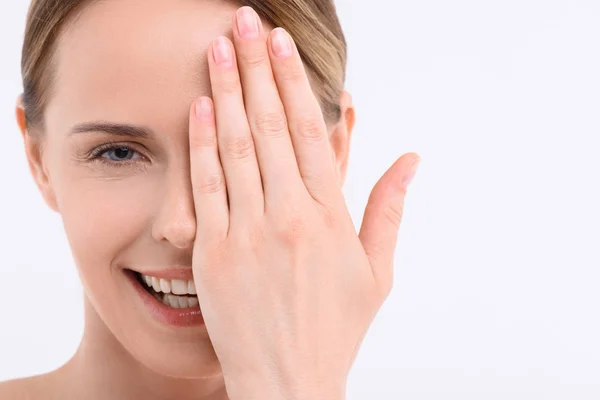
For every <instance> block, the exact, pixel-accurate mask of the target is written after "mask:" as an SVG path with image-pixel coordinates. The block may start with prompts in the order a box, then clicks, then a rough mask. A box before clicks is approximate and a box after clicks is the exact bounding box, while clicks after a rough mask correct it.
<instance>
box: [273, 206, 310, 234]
mask: <svg viewBox="0 0 600 400" xmlns="http://www.w3.org/2000/svg"><path fill="white" fill-rule="evenodd" d="M307 219H308V217H307V214H306V213H303V212H302V211H301V210H300V209H299V207H298V206H297V205H295V204H294V202H291V201H290V202H286V205H285V206H283V207H282V210H281V212H280V213H279V216H278V217H277V218H276V224H277V226H278V229H277V235H278V237H279V239H280V240H281V241H283V242H284V243H289V244H292V243H296V242H298V241H299V240H300V239H302V238H303V237H304V236H305V234H306V231H307V229H308V225H309V224H308V221H307Z"/></svg>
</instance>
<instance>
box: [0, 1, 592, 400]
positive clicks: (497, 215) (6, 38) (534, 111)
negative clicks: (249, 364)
mask: <svg viewBox="0 0 600 400" xmlns="http://www.w3.org/2000/svg"><path fill="white" fill-rule="evenodd" d="M337 4H338V11H339V15H340V18H341V21H342V25H343V27H344V29H345V32H346V35H347V39H348V43H349V65H348V80H347V88H348V89H349V91H350V92H351V93H352V94H353V98H354V102H355V105H356V109H357V118H358V122H357V126H356V129H355V132H354V135H353V141H352V149H351V157H350V167H349V174H348V177H347V183H346V186H345V188H344V191H345V194H346V196H347V200H348V206H349V208H350V210H351V212H352V216H353V218H354V221H355V225H356V226H357V227H359V226H360V222H361V221H362V213H363V210H364V206H365V205H366V202H367V199H368V195H369V192H370V190H371V188H372V187H373V185H374V184H375V182H376V181H377V179H378V178H379V177H380V176H381V174H383V172H384V171H385V170H386V169H387V168H388V167H389V166H390V165H391V164H392V163H393V162H394V161H395V160H396V159H397V157H399V156H400V155H402V154H404V153H406V152H409V151H416V152H417V153H419V154H420V155H421V157H422V163H421V166H420V169H419V171H418V173H417V176H416V178H415V181H414V182H413V185H412V186H411V188H410V191H409V193H408V197H407V199H406V208H405V215H404V220H403V222H402V227H401V229H400V237H399V239H398V247H397V253H396V264H395V268H396V269H395V271H396V272H395V286H394V290H393V292H392V294H391V295H390V297H389V298H388V300H387V302H386V303H385V305H384V307H383V308H382V309H381V311H380V313H379V315H378V317H377V318H376V320H375V322H374V323H373V325H372V327H371V329H370V331H369V334H368V335H367V337H366V338H365V341H364V342H363V346H362V348H361V351H360V353H359V356H358V358H357V360H356V364H355V366H354V368H353V370H352V372H351V374H350V379H349V383H348V399H351V400H358V399H382V400H383V399H411V400H412V399H414V400H417V399H423V400H424V399H427V400H429V399H444V400H450V399H460V400H467V399H473V400H475V399H476V400H481V399H486V400H490V399H524V400H531V399H578V400H584V399H599V398H600V340H599V339H600V322H599V317H600V315H599V308H600V290H599V289H600V256H599V254H598V253H599V252H600V212H599V211H598V207H599V206H600V195H599V192H600V190H599V189H598V186H599V184H600V180H599V179H598V173H599V172H600V161H599V160H600V154H599V153H600V46H599V39H600V2H598V1H597V0H588V1H583V0H580V1H577V0H562V1H558V0H543V1H542V0H537V1H536V0H503V1H479V0H477V1H476V0H471V1H467V0H455V1H444V0H421V1H396V0H394V1H392V0H370V1H356V0H345V1H342V0H338V1H337ZM27 6H28V1H25V0H11V1H8V0H3V1H1V2H0V57H1V64H0V128H1V129H0V140H1V143H2V150H3V151H2V152H1V156H0V226H1V228H2V229H1V230H0V250H1V255H2V260H1V261H0V262H1V265H0V267H1V272H2V278H1V283H0V290H1V300H0V321H1V322H0V380H3V379H9V378H15V377H20V376H27V375H32V374H38V373H42V372H46V371H50V370H52V369H54V368H56V367H58V366H60V365H61V364H62V363H64V362H65V361H66V360H68V358H69V357H70V356H71V355H72V354H73V353H74V351H75V349H76V347H77V345H78V342H79V339H80V337H81V334H82V326H83V325H82V323H83V308H82V290H81V287H80V284H79V281H78V277H77V273H76V270H75V266H74V264H73V261H72V259H71V256H70V250H69V248H68V244H67V242H66V238H65V235H64V231H63V230H62V224H61V221H60V217H59V215H58V214H55V213H53V212H51V211H50V210H49V209H48V208H47V207H46V206H45V204H44V203H43V201H42V197H41V195H40V194H39V193H38V192H37V189H36V187H35V185H34V183H33V179H32V178H31V177H30V175H29V170H28V168H27V164H26V161H25V155H24V151H23V145H22V139H21V137H20V133H19V131H18V129H17V125H16V123H15V121H14V104H15V98H16V96H17V95H18V94H19V93H20V91H21V90H22V87H21V81H20V69H19V65H20V51H21V44H22V35H23V29H24V24H25V14H26V9H27Z"/></svg>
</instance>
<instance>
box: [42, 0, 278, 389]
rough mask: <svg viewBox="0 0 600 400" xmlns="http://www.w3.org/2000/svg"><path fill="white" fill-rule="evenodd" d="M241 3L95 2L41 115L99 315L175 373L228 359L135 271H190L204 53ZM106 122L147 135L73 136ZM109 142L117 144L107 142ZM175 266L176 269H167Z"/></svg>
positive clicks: (155, 363) (51, 170) (61, 208)
mask: <svg viewBox="0 0 600 400" xmlns="http://www.w3.org/2000/svg"><path fill="white" fill-rule="evenodd" d="M237 8H238V6H237V5H234V4H230V3H228V2H225V1H208V0H206V1H199V0H194V1H189V0H178V1H173V0H152V1H149V0H121V1H102V2H93V3H92V4H91V5H89V6H86V8H85V9H84V11H83V13H82V14H81V15H80V16H79V17H78V18H76V19H75V20H74V22H73V24H71V25H69V28H68V30H66V31H65V33H64V35H63V36H62V38H61V41H60V43H59V46H58V50H57V53H56V60H57V64H56V65H57V70H56V78H57V81H56V82H55V85H54V86H53V91H52V97H51V99H50V101H49V103H48V106H47V108H46V113H45V124H46V125H45V128H46V129H45V138H44V151H43V165H44V168H45V171H46V173H47V175H48V187H49V188H50V189H49V190H51V193H52V198H53V199H54V200H53V201H54V206H53V207H54V208H55V209H56V211H58V212H59V213H60V214H61V216H62V218H63V222H64V226H65V231H66V234H67V237H68V240H69V242H70V245H71V248H72V251H73V255H74V259H75V262H76V264H77V266H78V269H79V274H80V277H81V280H82V282H83V285H84V288H85V291H86V294H87V296H88V299H89V301H90V304H91V305H92V306H93V309H92V310H93V313H94V315H97V316H99V318H100V319H101V320H102V321H103V322H104V324H105V325H106V326H107V327H108V328H109V329H110V331H111V332H112V333H113V334H114V335H115V337H116V338H117V339H118V340H119V342H120V343H121V344H122V345H123V346H124V347H125V349H127V350H128V351H129V352H130V353H131V354H132V355H133V356H134V357H135V358H137V359H138V360H140V361H141V362H142V363H143V364H145V365H146V366H148V367H150V368H151V369H153V370H155V371H157V372H160V373H162V374H165V375H170V376H179V377H199V376H203V375H214V374H216V373H219V372H220V366H219V364H218V361H217V358H216V356H215V354H214V351H213V349H212V346H211V344H210V341H209V337H208V335H207V332H206V329H205V327H204V325H203V324H192V325H189V326H182V325H186V323H187V322H190V319H187V318H179V317H178V316H177V315H176V314H177V311H174V312H175V315H173V312H171V314H168V313H167V314H165V313H164V312H162V311H160V310H159V311H158V312H157V311H156V309H155V310H154V311H155V312H152V311H151V308H152V307H150V308H149V307H148V306H147V304H144V301H142V296H141V295H140V294H139V292H138V291H137V290H136V289H135V285H139V283H138V282H137V281H135V280H132V279H130V278H131V277H132V276H134V275H132V273H131V270H133V271H138V272H142V273H146V274H147V275H151V276H152V275H154V276H156V277H163V278H167V279H166V281H170V280H172V279H175V277H178V278H181V279H180V280H183V281H187V280H191V279H192V275H191V263H192V247H193V241H194V237H195V232H196V223H199V224H201V223H202V221H196V218H195V213H194V204H193V197H192V188H191V182H190V162H189V154H188V151H189V150H188V110H189V107H190V105H191V102H192V101H193V100H194V99H195V98H196V97H197V96H199V95H211V89H210V84H209V76H208V65H207V61H206V51H207V48H208V45H209V43H210V42H211V41H212V40H213V39H215V38H216V37H217V36H219V35H223V34H224V35H226V36H228V37H230V38H231V37H232V35H231V24H232V18H233V14H234V13H235V11H236V10H237ZM272 28H273V26H270V25H268V24H266V25H265V29H266V30H271V29H272ZM99 122H102V123H104V124H127V125H133V126H137V127H142V128H144V129H145V130H146V131H147V132H146V133H147V136H139V135H138V136H131V135H129V136H127V135H125V134H126V133H127V132H129V130H128V129H125V128H116V129H114V130H113V132H112V133H111V132H105V131H103V130H102V129H100V128H94V129H92V130H89V131H88V130H83V132H78V133H73V132H74V129H75V127H81V124H89V123H99ZM78 131H82V129H78ZM111 142H116V143H117V146H116V147H117V149H112V150H110V149H106V147H104V148H103V147H101V146H103V145H106V144H107V143H111ZM176 267H179V269H178V270H177V271H176V272H179V275H175V274H172V273H171V272H173V271H175V269H176ZM186 285H187V283H186ZM186 287H187V286H186ZM138 289H139V287H138ZM188 289H189V288H188ZM184 297H185V296H184ZM166 300H167V301H168V300H169V299H168V298H167V299H166ZM169 306H171V305H169ZM192 306H193V304H192ZM188 307H189V304H188ZM163 311H164V310H163ZM171 311H173V309H172V310H171ZM88 317H90V316H89V315H88ZM169 318H170V319H169ZM191 321H192V322H194V320H193V317H192V318H191ZM195 322H197V321H195Z"/></svg>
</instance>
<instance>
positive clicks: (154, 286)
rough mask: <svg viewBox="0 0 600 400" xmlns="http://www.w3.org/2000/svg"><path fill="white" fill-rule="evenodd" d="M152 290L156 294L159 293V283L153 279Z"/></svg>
mask: <svg viewBox="0 0 600 400" xmlns="http://www.w3.org/2000/svg"><path fill="white" fill-rule="evenodd" d="M152 289H154V290H155V291H156V292H160V281H159V280H158V279H156V278H155V277H152Z"/></svg>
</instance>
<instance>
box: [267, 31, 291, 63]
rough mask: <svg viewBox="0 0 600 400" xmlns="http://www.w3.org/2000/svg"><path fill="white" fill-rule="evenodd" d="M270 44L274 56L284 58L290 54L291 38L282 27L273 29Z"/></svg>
mask: <svg viewBox="0 0 600 400" xmlns="http://www.w3.org/2000/svg"><path fill="white" fill-rule="evenodd" d="M271 45H272V47H273V54H275V57H278V58H286V57H289V56H291V55H292V40H291V37H290V35H289V34H288V33H287V32H286V31H285V30H284V29H283V28H275V29H273V37H272V38H271Z"/></svg>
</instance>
